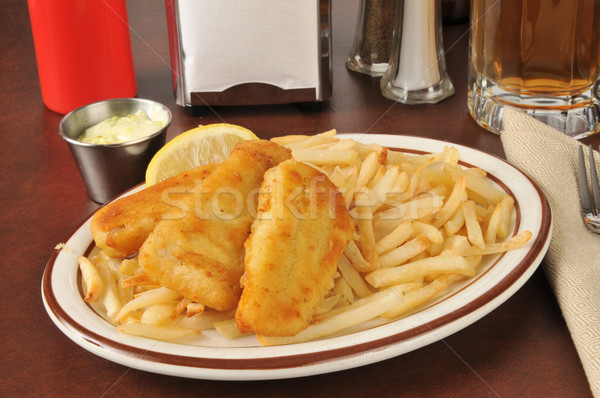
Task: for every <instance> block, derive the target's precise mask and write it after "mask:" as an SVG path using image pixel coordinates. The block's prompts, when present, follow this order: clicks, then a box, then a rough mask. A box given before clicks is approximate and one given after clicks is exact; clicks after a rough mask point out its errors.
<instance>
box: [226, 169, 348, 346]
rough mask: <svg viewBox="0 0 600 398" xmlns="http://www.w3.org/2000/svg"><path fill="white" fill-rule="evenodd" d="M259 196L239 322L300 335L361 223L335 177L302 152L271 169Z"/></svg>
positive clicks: (249, 328)
mask: <svg viewBox="0 0 600 398" xmlns="http://www.w3.org/2000/svg"><path fill="white" fill-rule="evenodd" d="M258 201H259V204H258V214H257V217H256V220H255V221H254V223H253V224H252V233H251V235H250V237H249V238H248V240H247V241H246V245H245V248H246V257H245V274H244V276H243V278H242V284H243V288H244V290H243V293H242V296H241V299H240V302H239V305H238V308H237V311H236V316H235V318H236V324H237V326H238V329H239V330H240V331H241V332H243V333H252V332H254V333H257V334H258V335H263V336H293V335H295V334H297V333H298V332H299V331H301V330H302V329H304V328H305V327H307V326H308V324H309V322H310V320H311V318H312V315H313V314H314V312H315V309H316V308H317V306H318V304H319V303H320V301H321V300H322V299H323V297H324V295H325V294H326V293H327V291H328V290H329V289H330V288H331V287H332V286H333V277H334V275H335V272H336V269H337V262H338V259H339V258H340V256H341V254H342V252H343V251H344V249H345V247H346V245H347V244H348V242H349V241H350V239H351V238H352V236H353V233H354V227H353V225H352V221H351V219H350V216H349V214H348V210H347V208H346V206H345V202H344V198H343V196H342V195H341V194H340V193H339V192H338V191H337V189H336V187H335V185H334V184H333V183H332V182H331V181H330V180H329V179H328V178H327V177H326V176H325V175H324V174H322V173H321V172H319V171H317V170H316V169H314V168H312V167H311V166H308V165H306V164H303V163H299V162H296V161H294V160H288V161H285V162H283V163H281V164H279V166H277V167H274V168H273V169H271V170H269V171H267V173H266V174H265V180H264V182H263V185H262V187H261V194H260V195H259V199H258Z"/></svg>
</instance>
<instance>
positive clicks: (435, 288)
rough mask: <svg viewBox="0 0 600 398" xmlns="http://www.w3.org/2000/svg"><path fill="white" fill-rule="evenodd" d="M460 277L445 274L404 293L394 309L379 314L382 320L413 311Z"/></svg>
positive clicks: (460, 276)
mask: <svg viewBox="0 0 600 398" xmlns="http://www.w3.org/2000/svg"><path fill="white" fill-rule="evenodd" d="M462 278H463V276H462V275H458V274H446V275H442V276H440V277H439V278H437V279H436V280H434V281H433V282H431V283H430V284H428V285H426V286H424V287H422V288H420V289H416V290H412V291H410V292H408V293H406V294H405V295H404V296H403V298H402V301H401V302H400V303H399V304H398V305H397V306H396V307H394V308H392V309H390V310H388V311H386V312H384V313H383V314H381V315H382V316H383V317H384V318H388V319H393V318H397V317H399V316H401V315H404V314H406V313H408V312H411V311H414V310H415V309H417V308H418V307H419V306H421V305H423V304H425V303H426V302H428V301H430V300H431V299H433V298H434V297H435V296H437V295H438V294H440V293H441V292H442V291H444V290H445V289H446V288H447V287H448V286H449V285H450V284H452V283H453V282H456V281H458V280H460V279H462Z"/></svg>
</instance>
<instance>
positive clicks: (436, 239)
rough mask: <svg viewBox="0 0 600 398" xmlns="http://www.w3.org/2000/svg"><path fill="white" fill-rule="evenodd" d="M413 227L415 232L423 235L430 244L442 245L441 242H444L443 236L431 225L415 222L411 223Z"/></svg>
mask: <svg viewBox="0 0 600 398" xmlns="http://www.w3.org/2000/svg"><path fill="white" fill-rule="evenodd" d="M413 227H414V229H415V232H417V233H420V234H423V235H424V236H425V237H427V239H429V240H430V241H431V243H442V241H443V240H444V236H443V235H442V233H441V232H440V230H439V229H437V228H436V227H434V226H433V225H431V224H426V223H424V222H420V221H415V222H414V223H413Z"/></svg>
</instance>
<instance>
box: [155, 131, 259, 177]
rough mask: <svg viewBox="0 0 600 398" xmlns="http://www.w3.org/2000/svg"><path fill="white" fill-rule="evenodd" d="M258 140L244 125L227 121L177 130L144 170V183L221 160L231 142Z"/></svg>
mask: <svg viewBox="0 0 600 398" xmlns="http://www.w3.org/2000/svg"><path fill="white" fill-rule="evenodd" d="M251 139H258V137H256V135H254V133H253V132H252V131H250V130H248V129H246V128H244V127H240V126H236V125H233V124H227V123H218V124H207V125H204V126H198V127H196V128H194V129H191V130H188V131H186V132H184V133H181V134H180V135H178V136H177V137H175V138H173V139H172V140H171V141H169V142H168V143H167V144H166V145H165V146H164V147H162V148H161V149H160V150H159V151H158V152H156V154H155V155H154V157H153V158H152V160H150V163H149V164H148V168H147V169H146V186H148V187H149V186H151V185H154V184H156V183H157V182H160V181H162V180H164V179H167V178H169V177H173V176H175V175H177V174H180V173H183V172H184V171H186V170H190V169H192V168H194V167H197V166H201V165H204V164H208V163H220V162H222V161H223V160H225V159H226V158H227V157H228V156H229V154H230V153H231V151H232V150H233V148H234V147H235V145H236V144H237V143H238V142H240V141H244V140H251Z"/></svg>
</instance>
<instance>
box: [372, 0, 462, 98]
mask: <svg viewBox="0 0 600 398" xmlns="http://www.w3.org/2000/svg"><path fill="white" fill-rule="evenodd" d="M395 18H396V20H395V25H394V35H393V42H392V53H391V56H390V62H389V66H388V68H387V70H386V72H385V74H384V75H383V77H382V79H381V83H380V86H381V92H382V94H383V96H384V97H386V98H389V99H392V100H394V101H397V102H400V103H404V104H434V103H437V102H439V101H441V100H443V99H445V98H447V97H449V96H451V95H452V94H454V86H453V85H452V82H451V81H450V77H449V76H448V73H447V72H446V61H445V56H444V44H443V37H442V13H441V1H440V0H398V1H397V9H396V16H395Z"/></svg>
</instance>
